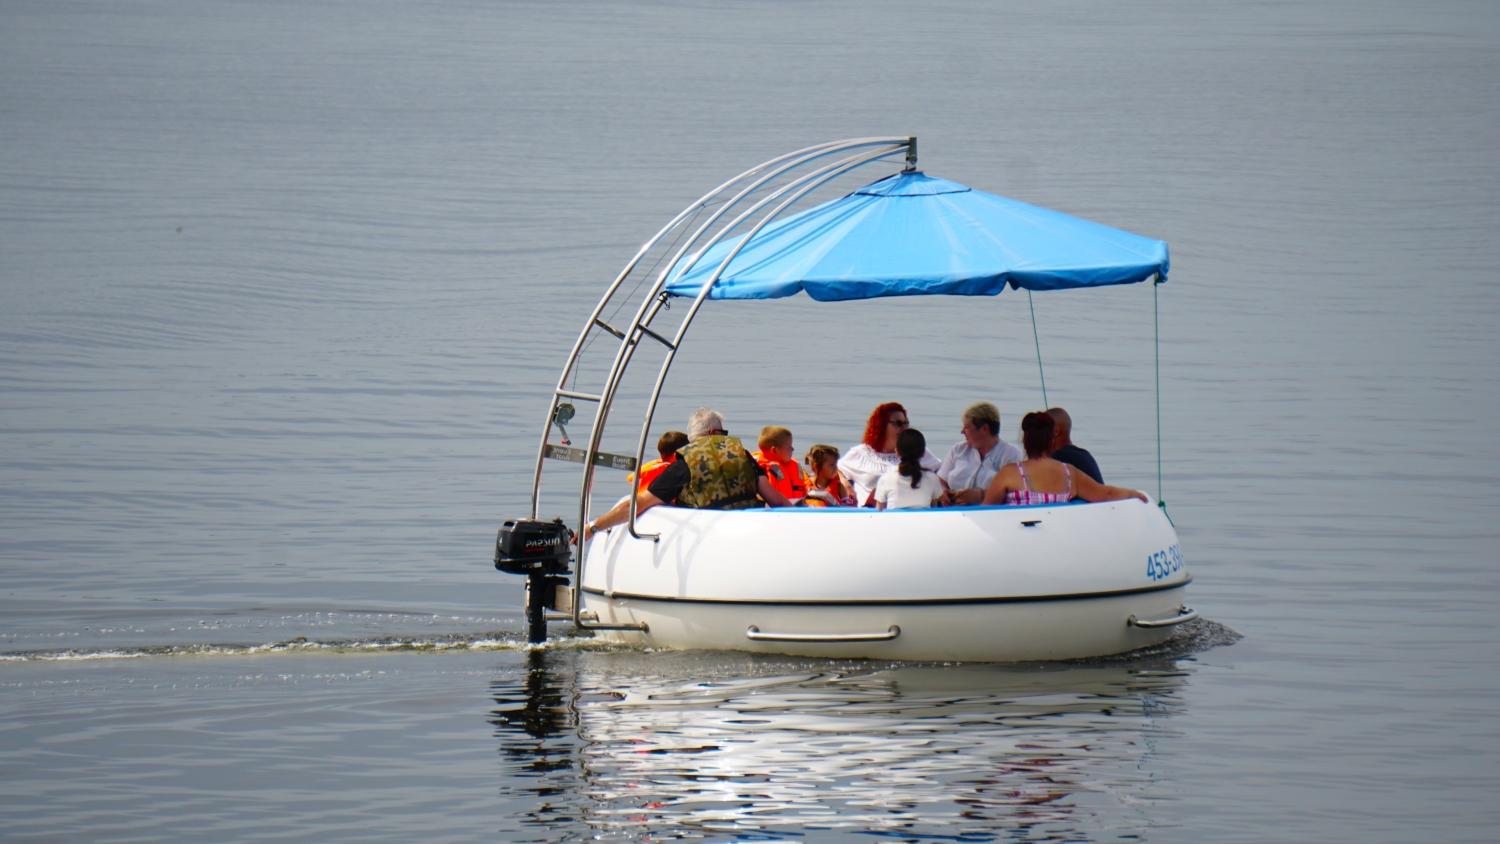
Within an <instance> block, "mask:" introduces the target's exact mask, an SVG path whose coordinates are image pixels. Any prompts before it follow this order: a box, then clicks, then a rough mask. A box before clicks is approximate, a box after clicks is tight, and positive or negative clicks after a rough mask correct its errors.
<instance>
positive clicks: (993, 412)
mask: <svg viewBox="0 0 1500 844" xmlns="http://www.w3.org/2000/svg"><path fill="white" fill-rule="evenodd" d="M963 423H964V426H963V429H962V433H963V435H964V440H963V442H961V443H959V444H957V445H955V446H953V448H951V449H949V451H948V456H947V457H946V458H944V460H943V465H942V466H940V467H938V471H937V473H938V478H939V479H940V480H941V481H942V482H943V489H946V490H948V493H949V494H948V503H950V504H958V505H973V504H980V503H983V502H984V490H985V488H986V487H988V486H989V485H990V481H991V480H992V479H994V477H995V474H996V473H997V472H999V471H1000V467H1001V466H1004V465H1005V464H1007V463H1020V462H1021V461H1022V460H1025V459H1026V454H1025V453H1024V452H1022V451H1021V449H1020V448H1018V447H1016V446H1015V445H1012V444H1011V443H1008V442H1006V441H1005V440H1002V439H1000V409H999V408H998V407H995V406H994V405H992V404H990V403H989V402H987V401H982V402H979V403H978V404H973V405H970V406H969V408H968V409H967V410H965V411H964V413H963Z"/></svg>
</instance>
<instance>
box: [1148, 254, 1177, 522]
mask: <svg viewBox="0 0 1500 844" xmlns="http://www.w3.org/2000/svg"><path fill="white" fill-rule="evenodd" d="M1159 286H1161V276H1159V275H1158V276H1157V277H1156V278H1155V279H1153V280H1152V281H1151V342H1152V347H1153V349H1154V350H1155V355H1156V506H1158V507H1160V508H1161V512H1162V515H1164V516H1166V517H1167V524H1169V525H1171V526H1172V527H1174V528H1175V527H1177V523H1176V522H1174V521H1172V514H1171V513H1168V512H1167V502H1166V501H1165V500H1163V499H1162V497H1161V308H1159V307H1158V306H1157V298H1158V297H1157V295H1156V288H1157V287H1159Z"/></svg>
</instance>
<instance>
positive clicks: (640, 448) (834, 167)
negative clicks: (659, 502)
mask: <svg viewBox="0 0 1500 844" xmlns="http://www.w3.org/2000/svg"><path fill="white" fill-rule="evenodd" d="M875 143H882V144H883V143H887V141H883V140H882V141H876V142H873V143H861V144H859V145H858V146H872V145H874V144H875ZM852 148H857V146H856V147H852ZM903 148H904V147H903V145H900V144H897V145H895V146H894V147H893V149H891V150H889V151H885V152H882V153H879V154H875V155H868V156H864V157H863V160H860V161H857V162H855V163H854V164H852V165H850V166H847V167H846V166H845V165H847V164H849V162H850V161H852V160H853V159H845V160H843V161H839V162H836V163H834V164H830V165H827V166H826V167H824V168H822V169H819V170H816V171H814V172H812V173H809V174H807V175H805V176H803V177H801V178H799V179H796V180H794V181H792V182H790V183H788V184H786V185H783V186H781V187H780V188H778V189H777V190H775V191H773V192H772V193H771V194H769V195H768V196H766V197H764V198H762V199H761V201H760V202H758V203H756V204H755V205H753V206H751V208H750V209H748V210H746V211H745V212H744V213H742V214H740V216H738V217H736V218H735V219H734V220H733V221H731V222H730V223H729V224H727V225H725V226H724V227H723V228H722V229H720V230H719V233H718V234H716V235H715V236H714V237H712V238H710V239H709V241H708V243H707V244H705V245H704V247H703V248H702V249H700V250H699V251H698V252H697V254H696V255H695V256H694V257H693V259H692V260H690V261H689V262H688V263H687V264H686V265H684V266H682V267H681V268H680V269H679V268H678V264H679V262H681V260H682V257H683V255H684V254H685V253H686V252H687V251H688V250H689V249H691V248H692V246H693V244H694V243H696V242H697V240H698V239H699V238H700V237H702V236H703V233H704V232H705V231H707V230H708V229H710V228H712V227H713V225H714V223H716V222H717V221H718V220H719V219H720V218H721V217H723V216H724V215H725V214H727V213H728V212H729V211H730V210H731V209H732V208H734V206H736V205H737V204H739V202H740V201H741V200H743V199H744V197H746V196H747V195H749V194H750V193H752V192H754V191H755V190H757V189H758V188H759V187H760V186H761V185H763V184H765V183H766V182H767V181H769V180H771V179H773V178H775V177H776V176H779V175H781V174H783V173H785V172H787V171H789V170H791V169H793V168H795V167H800V166H802V165H804V164H806V163H808V162H810V161H813V160H815V159H817V158H819V157H822V156H823V155H828V154H831V153H830V152H821V153H818V154H817V155H811V156H807V157H805V158H804V159H802V160H801V161H797V162H793V163H792V164H789V165H787V166H785V167H782V168H779V169H777V170H775V171H773V172H771V173H769V174H767V175H766V176H764V177H762V178H761V179H759V180H757V181H756V182H754V183H752V184H750V185H747V186H746V187H745V188H744V189H743V190H741V191H740V193H739V194H737V195H736V196H735V197H734V198H733V199H731V200H730V201H728V202H727V203H725V205H724V207H723V208H721V209H719V211H717V212H715V213H714V215H713V216H712V217H710V218H709V219H708V220H706V221H704V223H703V224H702V225H701V226H699V228H698V230H697V231H696V232H694V233H693V236H692V237H691V238H689V239H688V241H687V243H685V244H684V245H683V246H682V247H681V248H680V249H678V251H677V254H676V255H674V256H673V257H672V260H671V262H670V263H668V264H667V266H666V268H664V269H663V270H662V272H661V275H660V276H659V277H658V279H657V284H656V285H655V286H654V287H653V289H652V293H653V294H656V293H657V292H658V290H659V288H661V287H664V286H665V284H666V279H667V276H668V275H669V274H671V273H672V270H673V269H677V272H676V274H675V275H674V276H673V277H674V278H680V277H681V276H682V275H683V273H686V272H687V271H689V270H691V269H692V268H693V266H694V265H695V264H696V263H697V261H698V259H699V258H700V257H702V255H703V254H704V253H706V252H707V251H708V250H709V249H711V248H713V247H714V246H715V245H717V244H718V243H720V242H722V240H723V239H724V237H725V236H726V235H727V234H728V233H729V232H731V231H733V230H734V229H735V227H736V226H738V225H739V224H740V223H741V222H743V221H744V220H745V219H747V218H748V217H751V216H753V215H754V214H755V213H756V212H758V211H759V210H760V209H762V208H764V207H765V206H766V205H768V204H770V203H771V202H774V201H776V200H777V199H779V198H780V197H782V196H784V195H786V194H787V193H788V192H790V191H793V190H796V189H797V188H798V187H800V186H801V185H803V184H804V183H806V182H807V181H809V180H815V179H818V178H819V177H821V176H825V175H826V176H829V177H830V178H831V177H832V175H837V174H840V173H845V172H848V170H850V169H853V167H857V166H859V165H861V164H865V163H868V162H870V161H874V160H877V159H879V158H883V157H886V156H889V155H894V154H895V153H897V152H900V151H901V150H902V149H903ZM839 151H843V148H841V149H839V150H834V152H839ZM822 181H826V179H822V180H819V181H818V182H817V183H818V184H821V183H822ZM805 193H806V191H804V192H803V194H805ZM803 194H799V195H798V197H799V198H800V197H801V196H802V195H803ZM777 213H780V209H778V212H777ZM773 218H774V215H773ZM759 230H760V228H759V227H758V226H757V227H756V230H755V231H759ZM752 234H753V232H752ZM738 252H739V250H738V249H736V250H735V253H736V254H738ZM720 272H721V273H722V268H721V269H720ZM717 279H718V275H715V276H714V280H717ZM709 286H712V281H711V282H710V285H709ZM657 299H658V301H660V297H659V296H658V297H657ZM697 307H698V305H697V302H696V301H695V303H694V307H693V309H692V313H695V312H696V311H697ZM655 314H656V308H653V309H652V311H651V313H650V314H648V315H647V316H646V317H645V319H644V320H643V321H642V325H641V330H643V331H644V330H645V328H644V324H645V323H649V322H650V321H651V320H652V319H653V318H654V317H655ZM687 319H689V320H691V319H692V317H691V313H690V315H689V316H688V317H687ZM632 330H633V329H632ZM681 338H682V335H681V332H679V333H678V335H677V338H676V339H675V340H674V341H673V342H672V344H671V351H670V354H675V353H676V345H677V343H679V342H681ZM632 355H633V351H632V352H628V353H627V354H626V357H625V360H624V362H623V363H622V365H621V372H622V374H623V369H624V367H625V366H628V365H629V362H630V358H631V356H632ZM659 389H660V386H659V385H658V387H657V390H659ZM655 396H656V393H655V392H653V399H652V402H651V409H650V410H648V411H647V415H646V420H645V424H644V425H643V426H642V431H641V438H640V440H639V441H638V442H637V444H636V451H635V463H636V465H637V466H641V465H644V464H643V461H644V460H645V454H646V439H647V438H648V437H649V436H650V429H651V419H652V417H653V415H654V413H655V405H656V401H655ZM596 428H597V426H596ZM639 493H640V474H639V473H637V474H636V477H635V481H634V483H633V484H632V486H631V489H630V495H631V501H630V519H629V521H628V523H627V524H628V526H629V530H630V535H631V536H632V537H634V538H636V539H643V538H647V537H645V536H642V535H641V534H640V533H638V532H637V531H636V528H635V516H636V502H635V496H636V495H638V494H639ZM652 538H654V535H652Z"/></svg>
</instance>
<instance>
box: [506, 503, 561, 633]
mask: <svg viewBox="0 0 1500 844" xmlns="http://www.w3.org/2000/svg"><path fill="white" fill-rule="evenodd" d="M572 542H573V531H571V530H569V529H568V526H567V525H565V524H563V520H562V519H553V520H552V521H550V522H543V521H540V520H538V519H512V520H510V521H507V522H506V523H505V524H504V525H503V526H502V527H501V528H500V535H499V536H498V537H496V538H495V568H497V569H499V570H500V571H503V572H506V573H507V574H524V575H526V577H527V578H528V579H527V582H526V640H527V641H528V642H531V643H532V644H539V643H541V642H545V641H547V609H548V608H549V607H551V608H556V609H559V610H561V609H563V608H562V607H559V606H558V598H559V593H561V594H562V595H567V596H568V598H569V599H570V600H569V601H568V602H567V604H568V607H567V611H569V612H571V611H572V601H571V597H572V595H571V590H570V589H568V588H567V587H568V577H567V576H568V575H569V574H571V572H570V571H568V563H569V562H571V560H572V558H573V550H572Z"/></svg>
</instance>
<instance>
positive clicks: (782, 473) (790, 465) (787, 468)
mask: <svg viewBox="0 0 1500 844" xmlns="http://www.w3.org/2000/svg"><path fill="white" fill-rule="evenodd" d="M756 444H757V445H759V446H760V451H757V452H755V453H754V454H752V455H750V456H751V457H754V458H755V462H756V463H759V464H760V465H761V467H762V468H764V469H765V470H766V477H767V478H768V479H769V480H770V481H771V486H773V487H775V488H776V491H777V492H779V493H781V494H782V495H785V496H786V497H787V498H788V499H792V500H796V499H799V498H803V497H805V496H806V495H807V476H806V475H804V474H803V473H802V467H801V466H799V465H797V461H796V460H794V459H792V451H793V449H792V432H791V431H788V430H787V429H785V428H783V427H781V426H779V425H767V426H766V427H765V428H762V429H761V432H760V439H759V440H757V441H756Z"/></svg>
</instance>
